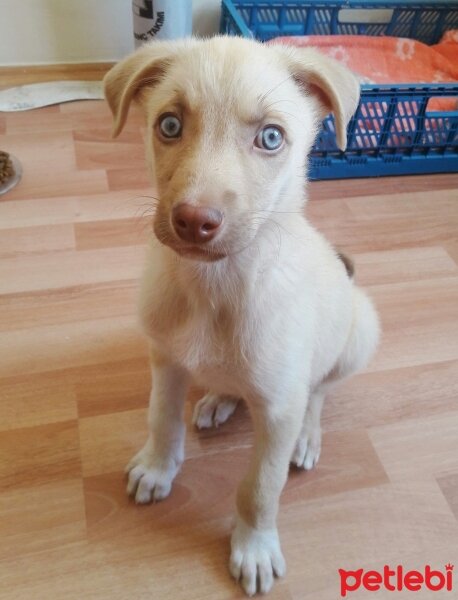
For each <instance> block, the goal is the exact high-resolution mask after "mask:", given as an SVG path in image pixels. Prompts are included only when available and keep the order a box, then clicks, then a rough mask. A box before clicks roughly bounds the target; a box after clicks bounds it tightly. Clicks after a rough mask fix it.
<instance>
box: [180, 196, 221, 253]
mask: <svg viewBox="0 0 458 600" xmlns="http://www.w3.org/2000/svg"><path fill="white" fill-rule="evenodd" d="M222 222H223V213H222V212H221V211H220V210H218V209H217V208H209V207H206V206H193V205H192V204H188V203H187V202H183V203H182V204H178V206H175V208H174V209H173V213H172V223H173V228H174V229H175V231H176V233H177V235H178V237H180V238H181V239H182V240H184V241H185V242H191V243H193V244H204V243H205V242H209V241H210V240H211V239H213V238H214V237H215V235H216V232H217V231H218V229H219V227H220V225H221V223H222Z"/></svg>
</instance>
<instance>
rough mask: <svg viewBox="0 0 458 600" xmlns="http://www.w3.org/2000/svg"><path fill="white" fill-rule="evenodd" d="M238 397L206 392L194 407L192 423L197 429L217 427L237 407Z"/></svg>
mask: <svg viewBox="0 0 458 600" xmlns="http://www.w3.org/2000/svg"><path fill="white" fill-rule="evenodd" d="M238 401H239V400H238V398H234V397H233V396H218V395H217V394H212V393H210V392H209V393H208V394H206V395H205V396H204V397H203V398H201V399H200V400H199V402H198V403H197V404H196V406H195V408H194V414H193V417H192V422H193V424H194V425H195V426H196V427H197V428H198V429H208V428H209V427H218V425H222V424H223V423H225V422H226V421H227V420H228V419H229V417H230V416H231V415H232V414H233V413H234V411H235V409H236V408H237V404H238Z"/></svg>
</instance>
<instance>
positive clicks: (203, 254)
mask: <svg viewBox="0 0 458 600" xmlns="http://www.w3.org/2000/svg"><path fill="white" fill-rule="evenodd" d="M160 241H162V240H160ZM162 243H164V242H162ZM166 246H168V247H169V248H171V249H172V250H173V251H174V252H176V254H178V256H183V257H184V258H191V259H193V260H201V261H205V262H216V261H218V260H221V259H223V258H226V257H227V254H226V253H224V252H220V251H217V250H215V249H214V248H205V247H204V246H184V245H180V244H170V243H169V244H166Z"/></svg>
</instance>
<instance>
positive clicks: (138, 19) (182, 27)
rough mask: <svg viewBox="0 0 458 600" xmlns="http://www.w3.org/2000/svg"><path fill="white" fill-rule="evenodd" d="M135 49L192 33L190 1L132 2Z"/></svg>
mask: <svg viewBox="0 0 458 600" xmlns="http://www.w3.org/2000/svg"><path fill="white" fill-rule="evenodd" d="M132 12H133V17H134V38H135V47H136V48H138V47H139V46H141V45H142V44H143V43H144V42H148V41H150V40H152V39H161V40H173V39H176V38H182V37H187V36H189V35H191V33H192V0H132Z"/></svg>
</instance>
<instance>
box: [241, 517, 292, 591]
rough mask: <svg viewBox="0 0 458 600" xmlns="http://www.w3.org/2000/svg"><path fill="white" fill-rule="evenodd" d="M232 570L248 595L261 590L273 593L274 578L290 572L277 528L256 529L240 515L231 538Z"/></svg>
mask: <svg viewBox="0 0 458 600" xmlns="http://www.w3.org/2000/svg"><path fill="white" fill-rule="evenodd" d="M229 569H230V572H231V575H232V577H234V579H236V580H237V581H240V583H241V585H242V587H243V589H244V590H245V592H246V593H247V594H248V596H253V594H256V592H257V591H259V592H261V594H266V593H267V592H269V591H270V590H271V588H272V586H273V583H274V577H283V576H284V574H285V573H286V564H285V559H284V558H283V554H282V552H281V548H280V541H279V539H278V532H277V530H276V529H269V530H257V529H253V528H252V527H249V526H248V525H246V524H245V523H244V522H243V521H242V520H241V519H240V518H238V519H237V525H236V527H235V529H234V532H233V534H232V539H231V558H230V562H229Z"/></svg>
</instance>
